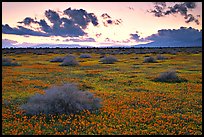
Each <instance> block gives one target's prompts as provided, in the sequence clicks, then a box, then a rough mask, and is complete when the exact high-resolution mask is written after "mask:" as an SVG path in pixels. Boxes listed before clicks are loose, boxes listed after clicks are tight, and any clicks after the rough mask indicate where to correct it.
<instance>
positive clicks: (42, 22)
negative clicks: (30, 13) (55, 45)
mask: <svg viewBox="0 0 204 137" xmlns="http://www.w3.org/2000/svg"><path fill="white" fill-rule="evenodd" d="M38 24H39V25H40V26H41V29H42V30H43V31H45V32H47V33H51V32H52V28H51V27H50V26H49V25H47V22H46V21H45V20H44V19H41V20H40V22H38Z"/></svg>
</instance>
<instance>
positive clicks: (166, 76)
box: [155, 70, 186, 82]
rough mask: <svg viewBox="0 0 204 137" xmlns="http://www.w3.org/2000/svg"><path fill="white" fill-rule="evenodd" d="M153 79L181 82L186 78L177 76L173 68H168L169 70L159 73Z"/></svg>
mask: <svg viewBox="0 0 204 137" xmlns="http://www.w3.org/2000/svg"><path fill="white" fill-rule="evenodd" d="M155 81H159V82H182V81H186V80H184V79H181V78H179V77H178V76H177V74H176V71H175V70H169V71H166V72H162V73H160V75H159V77H158V78H156V79H155Z"/></svg>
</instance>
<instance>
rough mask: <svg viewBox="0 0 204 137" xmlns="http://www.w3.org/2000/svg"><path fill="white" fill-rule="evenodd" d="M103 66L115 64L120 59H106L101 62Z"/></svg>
mask: <svg viewBox="0 0 204 137" xmlns="http://www.w3.org/2000/svg"><path fill="white" fill-rule="evenodd" d="M100 61H101V62H102V63H103V64H113V63H115V62H117V61H118V59H117V58H116V57H114V56H108V57H104V58H102V59H101V60H100Z"/></svg>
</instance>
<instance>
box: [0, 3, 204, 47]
mask: <svg viewBox="0 0 204 137" xmlns="http://www.w3.org/2000/svg"><path fill="white" fill-rule="evenodd" d="M170 5H171V3H170ZM69 7H71V9H84V10H86V11H87V12H88V13H94V14H95V15H96V16H97V17H98V19H99V26H93V25H89V26H88V27H87V28H86V29H85V30H84V31H85V32H86V33H87V36H81V37H78V38H80V39H83V38H85V37H87V38H93V39H95V42H71V41H65V39H67V38H66V37H60V36H50V37H42V36H29V37H28V36H22V35H14V34H3V33H2V39H9V40H14V41H17V42H18V43H31V44H32V43H38V44H40V43H54V44H82V45H83V44H84V45H93V46H98V45H120V44H121V45H136V44H138V43H139V42H137V41H134V40H130V34H134V33H136V32H137V33H138V35H139V36H140V37H143V38H144V37H147V36H150V35H152V34H155V33H157V31H158V30H161V29H179V28H180V27H182V26H183V27H192V28H194V29H198V30H201V29H202V3H201V2H198V3H197V7H196V8H195V9H194V10H192V11H190V12H189V13H192V14H194V15H200V18H199V22H200V24H199V25H197V24H196V23H195V22H190V23H185V19H184V17H183V16H181V15H179V14H177V15H169V16H165V17H160V18H158V17H155V16H153V14H150V13H148V12H147V10H149V9H151V8H153V7H154V5H153V3H152V2H2V25H5V24H9V26H11V27H12V28H13V27H16V26H18V25H19V24H18V23H17V22H19V21H23V20H24V19H25V18H26V17H31V18H33V19H36V20H38V21H39V20H40V19H46V17H45V14H44V13H45V11H46V10H48V9H51V10H54V11H58V12H59V13H60V12H63V11H64V10H66V9H67V8H69ZM104 13H107V14H108V15H110V16H111V19H113V20H116V19H121V20H122V23H121V24H120V25H112V26H108V27H106V26H104V25H103V23H102V19H101V18H100V16H101V15H102V14H104ZM46 21H47V20H46ZM47 22H48V21H47ZM48 24H49V23H48ZM96 34H101V36H100V37H97V36H96ZM107 39H108V40H109V41H108V40H107Z"/></svg>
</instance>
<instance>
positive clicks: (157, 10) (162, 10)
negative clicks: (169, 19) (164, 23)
mask: <svg viewBox="0 0 204 137" xmlns="http://www.w3.org/2000/svg"><path fill="white" fill-rule="evenodd" d="M195 8H196V2H180V3H174V5H173V6H169V7H167V5H166V2H154V9H151V10H150V11H148V12H150V13H153V14H154V16H156V17H163V16H166V15H170V14H178V13H180V14H181V15H182V16H184V19H186V21H185V22H186V23H189V22H193V21H194V22H195V23H196V24H197V25H199V21H198V19H197V18H196V17H195V16H194V15H192V14H189V13H188V11H189V10H192V9H195Z"/></svg>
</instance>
